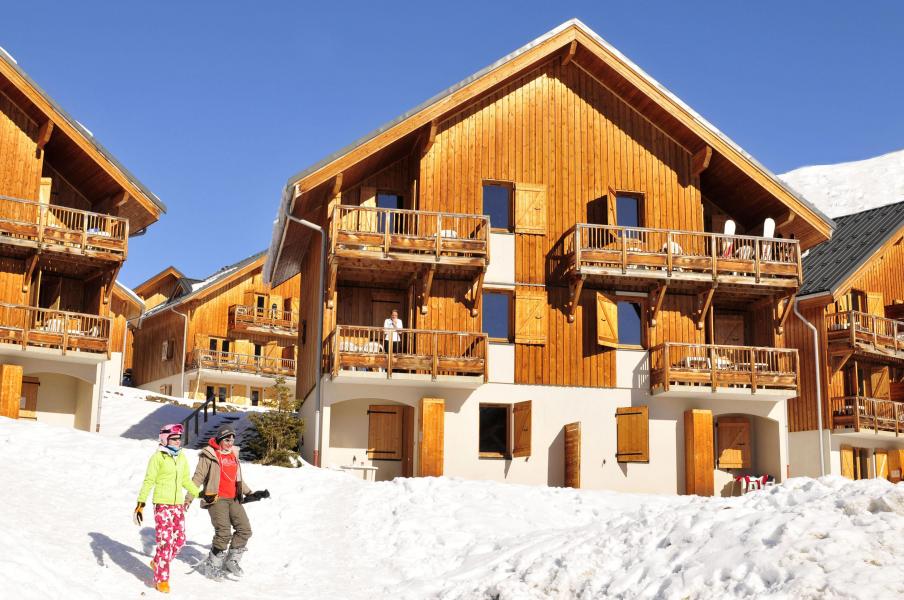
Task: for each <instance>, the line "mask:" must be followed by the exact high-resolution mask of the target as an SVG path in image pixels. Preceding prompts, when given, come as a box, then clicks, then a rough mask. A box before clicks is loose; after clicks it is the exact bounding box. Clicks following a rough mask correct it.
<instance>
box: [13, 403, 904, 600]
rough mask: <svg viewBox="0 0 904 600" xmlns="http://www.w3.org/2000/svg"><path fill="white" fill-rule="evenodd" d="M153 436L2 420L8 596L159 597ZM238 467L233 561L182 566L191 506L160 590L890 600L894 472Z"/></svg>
mask: <svg viewBox="0 0 904 600" xmlns="http://www.w3.org/2000/svg"><path fill="white" fill-rule="evenodd" d="M116 402H117V403H118V404H119V405H118V406H116V407H115V408H111V406H110V404H111V401H105V405H104V414H105V415H107V416H110V417H111V419H113V418H114V417H115V419H122V420H123V421H122V422H121V423H120V425H119V426H120V427H122V426H123V425H124V423H125V421H127V420H128V419H127V417H126V415H127V414H129V413H131V414H132V415H133V421H132V422H133V423H138V422H142V421H147V422H148V423H149V420H153V419H154V417H153V413H154V412H155V411H157V410H159V408H160V405H157V406H156V408H154V407H151V408H150V409H149V407H148V406H147V405H148V404H155V403H150V402H145V401H143V400H140V399H139V398H137V397H129V396H121V397H119V399H118V400H117V401H116ZM175 408H179V407H175ZM170 410H171V409H170ZM105 418H106V417H105ZM107 425H108V426H107V427H104V426H103V425H102V429H105V430H106V431H107V433H108V434H110V433H112V432H113V431H114V427H113V425H112V424H111V423H107ZM130 429H131V428H130V427H124V428H122V429H121V432H123V433H125V432H127V431H129V430H130ZM155 446H156V442H155V440H154V439H131V438H130V437H117V436H113V435H97V434H90V433H84V432H78V431H73V430H69V429H64V428H54V427H50V426H47V425H43V424H40V423H29V422H20V421H11V420H8V419H2V418H0V459H2V461H3V463H2V464H3V465H4V467H3V474H4V477H3V479H4V487H5V489H6V490H7V493H6V494H5V495H4V500H3V504H2V509H0V547H2V548H3V551H2V552H0V589H3V590H15V591H14V592H13V595H11V596H4V597H9V598H40V599H42V600H46V599H48V598H105V599H108V598H117V599H119V598H148V597H151V598H154V597H157V596H158V593H157V592H155V591H154V590H153V589H152V587H151V584H150V582H151V572H150V568H149V567H148V561H149V560H150V557H151V555H152V553H153V546H154V534H153V529H152V528H151V527H148V526H144V527H142V528H138V527H136V526H135V525H133V524H132V521H131V512H132V509H133V507H134V504H135V497H136V494H137V491H138V488H139V486H140V483H141V479H142V476H143V474H144V467H145V465H146V463H147V459H148V457H149V456H150V454H151V453H152V452H153V451H154V449H155ZM188 453H189V459H190V462H191V463H192V465H194V463H195V461H196V456H197V452H195V451H188ZM243 472H244V475H245V478H246V479H247V481H248V482H249V483H250V485H251V487H252V488H253V489H263V488H268V489H269V490H270V492H271V494H272V497H271V498H270V499H269V500H263V501H261V502H257V503H254V504H249V505H248V506H247V511H248V514H249V516H250V518H251V522H252V525H253V528H254V536H253V537H252V539H251V541H250V543H249V551H248V553H247V554H246V556H245V559H244V562H243V566H244V568H245V571H246V573H247V575H246V577H245V578H244V579H243V580H241V581H224V582H221V583H215V582H211V581H208V580H206V579H204V578H203V577H202V576H201V575H199V574H197V573H189V571H190V568H191V565H192V564H194V563H195V562H197V561H198V560H201V559H202V558H203V557H204V556H205V555H206V554H207V551H208V548H209V544H210V540H211V536H212V530H211V526H210V522H209V520H208V518H207V515H206V513H204V511H202V510H201V509H200V508H199V507H198V506H197V504H195V505H194V506H192V508H191V510H190V511H189V514H188V518H187V538H188V543H187V544H186V546H185V548H184V549H183V550H182V553H181V554H180V556H179V557H178V559H177V560H176V562H175V563H174V567H173V575H172V580H171V584H172V588H173V593H172V594H171V595H170V596H171V597H173V598H197V599H204V600H210V599H211V598H216V597H227V598H230V599H244V598H248V599H255V600H261V599H268V598H280V599H285V598H316V599H318V600H319V599H325V598H336V599H357V598H362V599H363V598H393V599H397V598H405V599H407V598H411V599H415V598H503V599H516V598H517V599H519V600H520V599H523V598H666V599H672V598H674V599H680V598H762V597H772V598H820V599H824V598H863V599H868V600H877V599H882V598H901V597H904V560H902V557H904V485H897V486H894V485H891V484H889V483H888V482H887V481H880V480H870V481H860V482H849V481H846V480H842V479H839V478H824V479H821V480H812V479H793V480H791V481H790V482H789V483H787V484H785V485H781V486H777V487H775V488H771V489H768V490H764V491H761V492H757V493H753V494H748V495H747V496H744V497H742V498H729V499H703V498H697V497H686V496H674V497H669V496H645V495H633V494H619V493H614V492H594V491H581V490H570V489H561V488H544V487H529V486H519V485H509V484H499V483H491V482H478V481H463V480H456V479H448V478H423V479H397V480H395V481H392V482H382V483H366V482H363V481H361V480H358V479H355V478H353V477H351V476H349V475H346V474H344V473H337V472H333V471H328V470H321V469H315V468H313V467H303V468H301V469H292V470H288V469H280V468H277V467H262V466H259V465H253V464H248V465H245V466H243ZM146 524H147V522H146ZM160 597H161V598H162V597H163V596H162V595H160Z"/></svg>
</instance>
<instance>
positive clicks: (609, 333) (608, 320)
mask: <svg viewBox="0 0 904 600" xmlns="http://www.w3.org/2000/svg"><path fill="white" fill-rule="evenodd" d="M596 343H597V344H599V345H600V346H608V347H609V348H617V347H618V304H617V303H616V301H615V298H614V297H612V296H609V295H607V294H604V293H602V292H597V293H596Z"/></svg>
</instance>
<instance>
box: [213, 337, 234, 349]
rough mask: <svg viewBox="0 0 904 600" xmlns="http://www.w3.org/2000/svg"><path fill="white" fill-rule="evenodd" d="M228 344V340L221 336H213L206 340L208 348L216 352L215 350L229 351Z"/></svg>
mask: <svg viewBox="0 0 904 600" xmlns="http://www.w3.org/2000/svg"><path fill="white" fill-rule="evenodd" d="M229 344H230V342H229V340H225V339H223V338H215V337H212V338H210V341H209V342H208V345H209V349H210V350H211V351H212V352H217V351H221V352H229V347H230V346H229Z"/></svg>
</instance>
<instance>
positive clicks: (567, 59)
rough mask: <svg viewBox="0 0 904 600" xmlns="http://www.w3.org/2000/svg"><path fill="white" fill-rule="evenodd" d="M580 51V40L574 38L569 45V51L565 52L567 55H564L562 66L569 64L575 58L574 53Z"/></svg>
mask: <svg viewBox="0 0 904 600" xmlns="http://www.w3.org/2000/svg"><path fill="white" fill-rule="evenodd" d="M577 51H578V41H577V40H572V42H571V44H569V46H568V51H567V52H565V56H563V57H562V66H563V67H564V66H567V65H568V63H570V62H571V61H573V60H574V55H575V54H577Z"/></svg>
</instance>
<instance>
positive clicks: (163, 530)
mask: <svg viewBox="0 0 904 600" xmlns="http://www.w3.org/2000/svg"><path fill="white" fill-rule="evenodd" d="M154 526H155V527H156V530H157V552H156V553H155V554H154V583H160V582H161V581H169V576H170V563H171V562H172V560H173V559H174V558H176V555H177V554H179V550H181V549H182V546H184V545H185V508H184V507H183V506H182V505H181V504H157V505H155V506H154Z"/></svg>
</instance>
